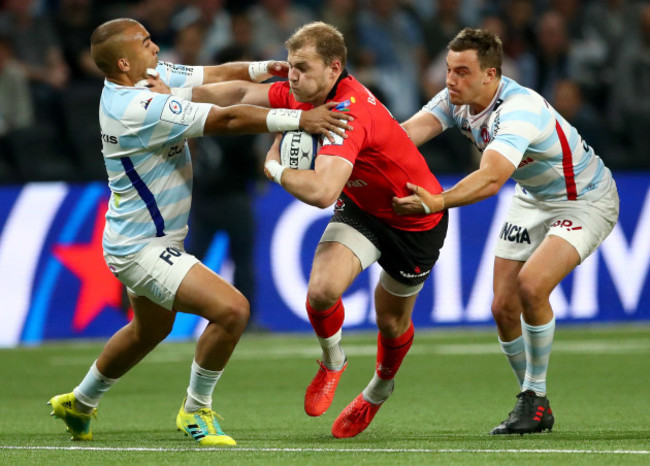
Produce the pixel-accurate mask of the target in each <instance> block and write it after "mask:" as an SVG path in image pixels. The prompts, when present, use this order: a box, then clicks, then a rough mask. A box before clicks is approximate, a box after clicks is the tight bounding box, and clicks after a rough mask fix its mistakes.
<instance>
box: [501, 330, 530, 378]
mask: <svg viewBox="0 0 650 466" xmlns="http://www.w3.org/2000/svg"><path fill="white" fill-rule="evenodd" d="M499 343H500V344H501V351H503V354H505V355H506V358H507V359H508V362H509V363H510V367H512V372H514V373H515V377H517V382H518V383H519V389H521V386H522V384H523V383H524V377H525V375H526V347H525V345H524V337H523V335H522V336H520V337H519V338H515V339H514V340H512V341H501V339H500V338H499Z"/></svg>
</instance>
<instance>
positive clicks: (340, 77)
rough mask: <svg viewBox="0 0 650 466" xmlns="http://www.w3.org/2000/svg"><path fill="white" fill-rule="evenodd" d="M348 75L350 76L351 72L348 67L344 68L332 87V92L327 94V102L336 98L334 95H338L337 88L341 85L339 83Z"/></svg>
mask: <svg viewBox="0 0 650 466" xmlns="http://www.w3.org/2000/svg"><path fill="white" fill-rule="evenodd" d="M348 76H350V74H349V73H348V70H347V69H346V68H343V73H341V76H339V79H337V80H336V82H335V83H334V87H332V90H331V91H330V93H329V94H327V97H325V102H328V101H330V100H332V99H333V98H334V96H335V95H336V90H337V88H338V87H339V83H340V82H341V81H342V80H344V79H345V78H347V77H348Z"/></svg>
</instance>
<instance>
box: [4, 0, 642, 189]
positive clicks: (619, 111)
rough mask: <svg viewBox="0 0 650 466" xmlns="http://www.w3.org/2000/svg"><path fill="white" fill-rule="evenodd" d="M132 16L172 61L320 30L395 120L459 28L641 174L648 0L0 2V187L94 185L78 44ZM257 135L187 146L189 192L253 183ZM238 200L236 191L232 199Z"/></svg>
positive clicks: (95, 95)
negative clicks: (306, 27)
mask: <svg viewBox="0 0 650 466" xmlns="http://www.w3.org/2000/svg"><path fill="white" fill-rule="evenodd" d="M118 17H132V18H136V19H138V20H139V21H140V22H142V23H143V24H144V25H145V27H146V28H147V29H148V30H149V31H150V33H151V34H152V38H153V40H154V41H155V42H156V43H157V44H158V45H159V46H160V59H161V60H165V61H171V62H175V63H180V64H185V65H210V64H217V63H222V62H227V61H237V60H265V59H276V60H284V59H286V51H285V49H284V41H285V39H286V38H287V37H288V36H290V35H291V33H292V32H293V31H294V30H295V29H296V28H297V27H299V26H301V25H303V24H305V23H307V22H309V21H312V20H323V21H326V22H328V23H331V24H334V25H336V26H337V27H338V28H339V29H340V30H341V32H343V34H344V35H345V38H346V41H347V45H348V53H349V62H348V69H349V71H350V72H351V73H352V74H354V75H355V76H356V77H357V78H358V79H359V80H360V81H361V82H363V83H364V84H365V85H366V86H368V87H369V88H370V89H371V90H372V91H373V92H374V93H375V94H376V95H377V96H378V97H379V98H380V100H382V101H383V102H384V103H385V104H386V106H387V107H388V108H389V109H390V110H391V111H392V112H393V114H394V115H395V117H396V118H397V119H398V120H399V121H403V120H405V119H407V118H408V117H409V116H411V115H412V114H413V113H415V112H416V111H417V110H418V109H420V108H421V107H422V106H423V105H424V104H425V103H426V101H427V100H428V99H430V98H431V97H432V96H433V95H435V94H436V93H437V92H438V91H439V90H441V89H442V88H443V87H444V85H445V73H446V65H445V56H446V45H447V43H448V41H449V40H450V39H451V38H452V37H453V36H454V35H456V33H457V32H458V31H459V30H460V29H461V28H463V27H465V26H472V27H483V28H487V29H491V30H493V31H495V32H497V33H498V34H499V36H500V37H501V38H502V40H503V44H504V50H505V54H506V57H505V61H504V63H503V73H504V74H505V75H506V76H510V77H513V78H515V79H516V80H518V81H519V82H520V83H521V84H523V85H525V86H528V87H530V88H532V89H535V90H537V91H538V92H540V93H541V94H542V95H543V96H544V97H545V98H546V99H547V100H548V101H549V102H551V103H552V104H553V105H554V106H555V107H556V109H557V110H558V111H559V112H560V113H562V114H563V115H564V116H565V117H566V118H567V119H568V120H569V121H570V122H571V123H573V124H574V126H576V127H577V128H578V130H579V132H580V133H581V134H582V136H583V138H584V139H585V140H586V141H587V142H588V143H589V144H590V145H591V146H593V147H594V148H595V150H596V152H597V153H598V154H599V155H600V156H601V157H602V158H603V159H604V160H605V162H606V163H607V164H608V165H609V166H610V167H611V168H613V169H648V168H650V151H649V150H648V149H647V148H646V147H645V144H644V143H645V141H646V137H645V136H644V134H645V131H647V130H648V128H650V3H649V2H647V1H642V0H325V1H318V0H294V1H290V0H259V1H250V0H140V1H131V2H127V1H118V0H101V1H100V0H0V182H1V183H15V182H26V181H49V180H64V181H72V182H74V181H86V180H105V177H106V173H105V171H104V165H103V160H102V157H101V152H100V151H101V141H100V131H99V123H98V102H99V95H100V92H101V86H102V82H103V81H102V78H101V75H100V73H99V70H98V69H97V68H96V67H95V65H94V64H93V62H92V59H91V57H90V51H89V38H90V35H91V33H92V31H93V30H94V28H95V27H96V26H97V25H98V24H100V23H101V22H103V21H105V20H108V19H113V18H118ZM268 142H269V139H268V138H266V137H256V136H250V137H248V136H247V137H246V139H237V138H235V139H233V138H206V139H202V140H200V141H195V142H194V148H193V150H194V156H195V158H196V174H197V188H198V189H206V190H208V191H210V192H211V194H212V195H219V194H220V192H221V191H228V190H230V189H234V188H233V186H235V187H236V186H246V185H247V184H250V182H251V181H255V180H257V179H259V177H260V176H261V173H262V170H261V163H262V159H263V157H264V155H265V153H266V149H267V148H268ZM422 152H423V154H424V156H425V157H426V158H427V161H428V163H429V165H430V166H431V168H432V169H433V170H434V172H435V173H437V174H440V173H463V172H467V171H468V170H470V169H472V168H473V167H475V166H476V164H477V161H478V154H476V153H475V151H474V149H473V148H472V147H471V146H470V144H469V143H468V142H467V141H466V140H465V139H464V138H463V137H462V136H460V135H459V133H458V132H456V131H448V132H446V133H445V134H444V135H443V137H440V138H436V139H435V141H432V142H430V143H428V144H427V145H425V146H423V147H422ZM237 189H239V188H237Z"/></svg>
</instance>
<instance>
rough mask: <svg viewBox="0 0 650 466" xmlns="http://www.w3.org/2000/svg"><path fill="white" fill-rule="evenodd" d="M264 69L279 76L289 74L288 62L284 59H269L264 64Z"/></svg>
mask: <svg viewBox="0 0 650 466" xmlns="http://www.w3.org/2000/svg"><path fill="white" fill-rule="evenodd" d="M266 71H267V72H268V73H269V74H271V75H273V76H279V77H281V78H286V77H287V76H288V75H289V63H287V62H286V61H270V62H269V64H268V65H267V66H266Z"/></svg>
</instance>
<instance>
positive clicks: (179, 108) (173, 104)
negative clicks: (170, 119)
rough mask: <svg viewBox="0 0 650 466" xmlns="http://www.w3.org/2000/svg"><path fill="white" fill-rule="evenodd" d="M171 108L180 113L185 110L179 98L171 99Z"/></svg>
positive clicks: (177, 113) (173, 111) (172, 110)
mask: <svg viewBox="0 0 650 466" xmlns="http://www.w3.org/2000/svg"><path fill="white" fill-rule="evenodd" d="M169 110H171V112H172V113H174V114H176V115H179V114H180V113H181V112H182V111H183V106H182V105H181V104H180V102H179V101H178V100H174V99H172V100H170V101H169Z"/></svg>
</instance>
